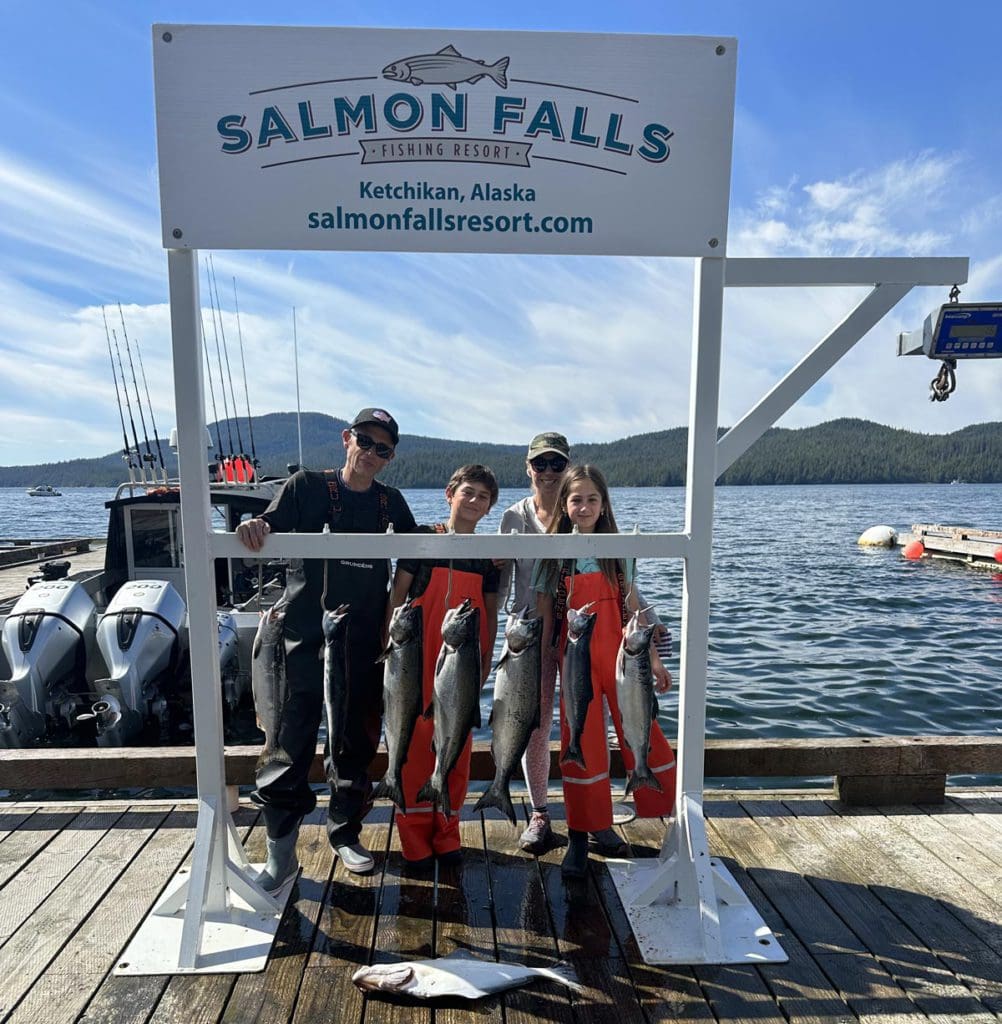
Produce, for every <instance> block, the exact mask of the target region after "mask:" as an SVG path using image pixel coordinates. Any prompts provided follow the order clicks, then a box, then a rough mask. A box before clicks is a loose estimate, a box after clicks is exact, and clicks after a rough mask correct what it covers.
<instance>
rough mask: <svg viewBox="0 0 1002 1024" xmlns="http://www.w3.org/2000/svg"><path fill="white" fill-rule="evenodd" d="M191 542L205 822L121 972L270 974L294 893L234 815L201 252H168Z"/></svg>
mask: <svg viewBox="0 0 1002 1024" xmlns="http://www.w3.org/2000/svg"><path fill="white" fill-rule="evenodd" d="M167 264H168V272H169V276H170V303H171V334H172V338H173V351H174V401H175V408H176V410H177V432H178V460H179V468H180V485H181V537H182V545H183V551H184V574H185V589H186V594H187V603H188V637H189V646H190V657H191V680H192V704H193V708H192V710H193V714H194V729H195V773H196V779H197V783H198V824H197V828H196V831H195V849H194V853H193V855H192V867H191V870H190V871H189V870H188V869H182V870H181V871H180V872H178V874H177V875H176V876H175V878H174V879H173V880H172V882H171V883H170V885H169V886H168V888H167V890H166V891H165V892H164V894H163V896H162V897H161V898H160V900H159V901H158V902H157V904H156V906H154V908H153V910H152V911H151V912H150V914H149V916H148V917H147V919H146V921H145V922H144V923H143V924H142V926H141V927H140V929H139V931H138V932H137V933H136V935H135V937H134V938H133V940H132V942H131V943H130V944H129V947H128V948H127V949H126V951H125V953H123V954H122V956H121V958H120V960H119V963H118V966H117V967H116V973H118V974H181V973H225V972H232V971H241V972H248V971H261V970H263V969H264V966H265V963H266V962H267V959H268V953H269V951H270V949H271V944H272V942H273V941H274V937H275V932H276V931H277V930H278V924H279V921H280V920H281V917H282V913H283V911H284V908H285V902H286V899H287V898H288V894H289V892H290V890H291V888H292V881H290V882H289V883H287V885H286V886H285V887H284V888H283V889H282V890H280V891H279V892H278V893H276V894H274V895H269V894H268V893H266V892H264V890H263V889H261V888H260V887H259V886H258V885H256V884H255V883H254V881H253V878H252V872H251V866H250V865H249V864H248V863H247V858H246V857H245V855H244V852H243V847H242V846H241V844H240V842H239V840H238V838H237V835H236V832H235V830H234V827H233V821H232V818H231V817H230V813H229V811H228V809H227V799H226V775H225V763H224V759H223V709H222V697H221V695H222V683H221V680H220V673H219V652H218V639H217V636H216V610H217V609H216V585H215V570H214V565H213V560H212V545H211V532H212V526H211V507H210V502H209V480H208V476H207V473H206V466H205V457H204V456H205V448H204V444H205V409H204V406H203V397H202V396H203V394H204V390H203V382H202V360H201V334H200V328H199V323H200V317H199V310H200V305H199V294H198V261H197V253H196V252H195V251H194V250H188V249H172V250H169V251H168V253H167Z"/></svg>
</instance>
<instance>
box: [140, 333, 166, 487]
mask: <svg viewBox="0 0 1002 1024" xmlns="http://www.w3.org/2000/svg"><path fill="white" fill-rule="evenodd" d="M136 355H137V356H139V372H140V373H141V374H142V375H143V387H144V388H145V389H146V402H147V404H148V405H149V407H150V423H151V424H152V425H153V440H154V441H156V443H157V456H158V458H159V459H160V470H161V472H162V473H163V477H164V483H167V465H166V463H165V462H164V450H163V448H161V447H160V435H159V434H158V433H157V421H156V420H155V419H154V418H153V399H152V398H150V385H149V383H148V382H147V380H146V367H145V366H143V350H142V349H141V348H140V347H139V341H138V339H137V341H136Z"/></svg>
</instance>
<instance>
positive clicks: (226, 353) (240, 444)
mask: <svg viewBox="0 0 1002 1024" xmlns="http://www.w3.org/2000/svg"><path fill="white" fill-rule="evenodd" d="M209 269H210V270H211V271H212V290H213V291H214V292H215V293H216V309H218V310H219V333H220V335H221V336H222V339H223V356H224V357H225V359H226V376H227V377H228V378H229V381H230V398H231V399H232V400H233V425H234V426H235V427H236V428H237V445H238V447H239V449H240V452H239V454H240V457H241V458H243V456H244V455H246V454H247V453H246V452H245V451H244V439H243V436H242V435H241V433H240V417H239V416H237V393H236V391H234V390H233V374H232V373H231V372H230V349H229V346H228V345H227V344H226V331H225V330H224V329H223V304H222V303H221V302H220V301H219V285H218V283H217V282H216V264H215V263H214V262H213V259H212V253H209ZM223 394H224V395H225V394H226V390H225V388H224V389H223Z"/></svg>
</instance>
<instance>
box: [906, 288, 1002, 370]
mask: <svg viewBox="0 0 1002 1024" xmlns="http://www.w3.org/2000/svg"><path fill="white" fill-rule="evenodd" d="M999 325H1002V303H989V302H950V303H947V304H946V305H945V306H943V307H941V308H940V310H939V312H938V313H931V314H930V315H929V316H928V318H927V319H926V322H925V328H924V330H923V339H922V340H923V344H922V348H923V349H924V351H925V354H926V355H927V356H930V357H931V358H933V359H941V358H943V356H953V357H954V358H955V359H993V358H999V357H1002V336H1000V332H999Z"/></svg>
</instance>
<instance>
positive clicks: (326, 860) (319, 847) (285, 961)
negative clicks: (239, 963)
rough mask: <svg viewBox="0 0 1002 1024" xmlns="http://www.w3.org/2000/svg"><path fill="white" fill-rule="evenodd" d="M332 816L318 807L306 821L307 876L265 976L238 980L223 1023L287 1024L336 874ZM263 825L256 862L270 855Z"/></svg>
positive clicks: (301, 849)
mask: <svg viewBox="0 0 1002 1024" xmlns="http://www.w3.org/2000/svg"><path fill="white" fill-rule="evenodd" d="M325 821H326V811H325V809H324V808H322V807H318V808H317V809H316V810H314V811H313V813H312V814H310V815H308V816H307V817H306V818H304V819H303V823H302V826H301V828H300V837H299V843H298V845H297V852H298V856H299V861H300V864H301V865H302V872H301V874H300V877H299V879H298V880H297V882H296V884H295V886H293V890H292V894H291V895H290V897H289V902H288V904H287V905H286V908H285V915H284V917H283V918H282V922H281V924H280V925H279V928H278V931H277V932H276V934H275V942H274V944H273V946H272V952H271V957H270V959H269V961H268V964H267V967H266V968H265V970H264V971H261V972H259V973H256V974H243V975H240V976H239V977H238V978H237V981H236V984H235V985H234V986H233V990H232V991H231V992H230V994H229V998H228V999H227V1002H226V1007H225V1009H224V1010H223V1012H222V1014H221V1016H220V1018H219V1019H220V1022H221V1024H243V1022H245V1021H255V1024H285V1022H286V1021H288V1020H289V1018H290V1017H291V1016H292V1011H293V1008H294V1007H295V1005H296V1000H297V999H298V996H299V990H300V986H301V984H302V977H303V971H304V970H305V969H306V961H307V958H308V957H309V954H310V950H311V949H312V947H313V941H314V938H315V935H316V931H317V922H318V919H319V917H320V913H321V910H322V908H323V904H324V897H325V895H326V892H327V882H328V879H329V877H330V871H331V848H330V844H329V843H328V842H327V831H326V829H325V827H324V822H325ZM265 839H266V832H265V829H264V824H263V821H259V823H258V826H257V827H256V828H255V829H254V830H253V831H252V832H251V834H250V837H249V840H248V842H247V843H245V849H246V851H247V856H248V858H249V859H250V861H251V862H252V863H261V862H263V861H264V859H265V856H266V849H265Z"/></svg>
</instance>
